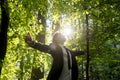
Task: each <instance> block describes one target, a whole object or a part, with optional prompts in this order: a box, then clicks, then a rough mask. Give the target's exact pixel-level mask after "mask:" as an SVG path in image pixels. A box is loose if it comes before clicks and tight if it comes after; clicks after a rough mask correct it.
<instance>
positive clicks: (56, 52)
mask: <svg viewBox="0 0 120 80" xmlns="http://www.w3.org/2000/svg"><path fill="white" fill-rule="evenodd" d="M65 41H66V38H65V37H64V35H63V34H62V33H55V34H54V36H53V39H52V43H51V44H50V45H44V44H41V43H37V42H35V41H33V40H32V37H31V35H30V33H28V34H27V36H26V37H25V42H26V43H27V44H28V45H29V46H30V47H32V48H34V49H37V50H39V51H41V52H45V53H48V54H50V55H51V56H52V58H53V62H52V67H51V70H50V72H49V75H48V77H47V80H78V67H77V61H76V58H75V57H76V56H80V55H83V54H84V51H77V50H76V51H72V50H69V49H68V48H66V47H65V46H64V42H65Z"/></svg>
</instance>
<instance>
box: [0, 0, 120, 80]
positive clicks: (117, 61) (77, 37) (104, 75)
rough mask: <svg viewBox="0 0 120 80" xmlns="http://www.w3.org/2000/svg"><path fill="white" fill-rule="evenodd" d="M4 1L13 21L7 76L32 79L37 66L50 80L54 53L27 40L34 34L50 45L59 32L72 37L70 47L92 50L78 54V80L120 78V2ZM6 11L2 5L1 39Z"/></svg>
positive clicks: (9, 31) (4, 76)
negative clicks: (41, 50)
mask: <svg viewBox="0 0 120 80" xmlns="http://www.w3.org/2000/svg"><path fill="white" fill-rule="evenodd" d="M3 1H7V3H8V4H7V5H8V8H5V9H8V11H9V14H7V16H9V18H8V20H9V25H8V29H7V33H6V35H7V46H6V47H7V48H6V52H5V53H6V54H5V57H4V60H3V61H2V62H3V65H2V71H1V75H0V76H1V80H17V79H18V80H30V79H31V78H32V79H33V78H34V77H33V75H34V74H36V71H35V70H38V74H39V75H37V76H38V77H39V79H41V80H46V77H47V75H48V73H49V70H50V68H51V64H52V63H51V61H52V58H51V56H50V55H48V54H45V53H43V52H40V51H38V50H34V49H32V48H30V47H28V45H27V44H26V43H25V41H24V38H25V36H26V35H27V33H28V32H29V33H30V34H31V35H32V37H33V40H35V41H36V42H41V43H43V44H47V45H48V44H50V43H51V42H52V36H53V34H54V33H55V32H56V31H59V32H62V33H63V34H64V35H65V36H66V37H67V42H66V43H65V45H66V46H67V47H68V48H69V49H72V50H89V51H87V53H86V55H84V56H82V57H76V59H77V62H78V67H79V79H78V80H89V79H90V80H119V79H120V66H119V65H120V1H119V0H1V1H0V3H1V5H2V2H3ZM4 6H6V5H4ZM3 8H4V7H3ZM2 12H3V11H2V7H1V8H0V38H1V39H0V40H1V41H2V36H1V34H2V32H4V31H2V30H4V29H3V28H2V24H3V21H2V19H3V17H2V15H3V14H2ZM4 19H5V18H4ZM64 30H65V31H64ZM3 41H4V40H3ZM1 43H2V42H1ZM88 44H89V45H88ZM0 47H1V44H0ZM0 66H1V61H0ZM86 71H88V72H86ZM87 73H88V76H86V75H87ZM87 77H89V79H88V78H87ZM34 79H35V78H34ZM34 79H33V80H34ZM35 80H37V79H35Z"/></svg>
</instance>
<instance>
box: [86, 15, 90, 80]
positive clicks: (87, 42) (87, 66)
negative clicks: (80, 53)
mask: <svg viewBox="0 0 120 80" xmlns="http://www.w3.org/2000/svg"><path fill="white" fill-rule="evenodd" d="M86 44H87V46H86V49H87V63H86V80H89V61H90V59H89V28H88V14H86Z"/></svg>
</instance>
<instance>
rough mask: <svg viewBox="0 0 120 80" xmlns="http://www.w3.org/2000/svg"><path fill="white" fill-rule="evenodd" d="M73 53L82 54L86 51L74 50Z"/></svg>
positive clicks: (75, 54)
mask: <svg viewBox="0 0 120 80" xmlns="http://www.w3.org/2000/svg"><path fill="white" fill-rule="evenodd" d="M72 53H73V55H74V56H80V55H84V54H85V51H79V50H76V51H72Z"/></svg>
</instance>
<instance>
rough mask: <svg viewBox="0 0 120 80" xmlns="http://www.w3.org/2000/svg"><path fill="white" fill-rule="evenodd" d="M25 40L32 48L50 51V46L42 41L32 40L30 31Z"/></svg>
mask: <svg viewBox="0 0 120 80" xmlns="http://www.w3.org/2000/svg"><path fill="white" fill-rule="evenodd" d="M25 42H26V43H27V44H28V45H29V46H30V47H32V48H34V49H37V50H40V51H42V52H47V53H50V47H49V46H48V45H43V44H41V43H36V42H34V41H33V40H32V38H31V35H30V33H28V34H27V36H26V37H25Z"/></svg>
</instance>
